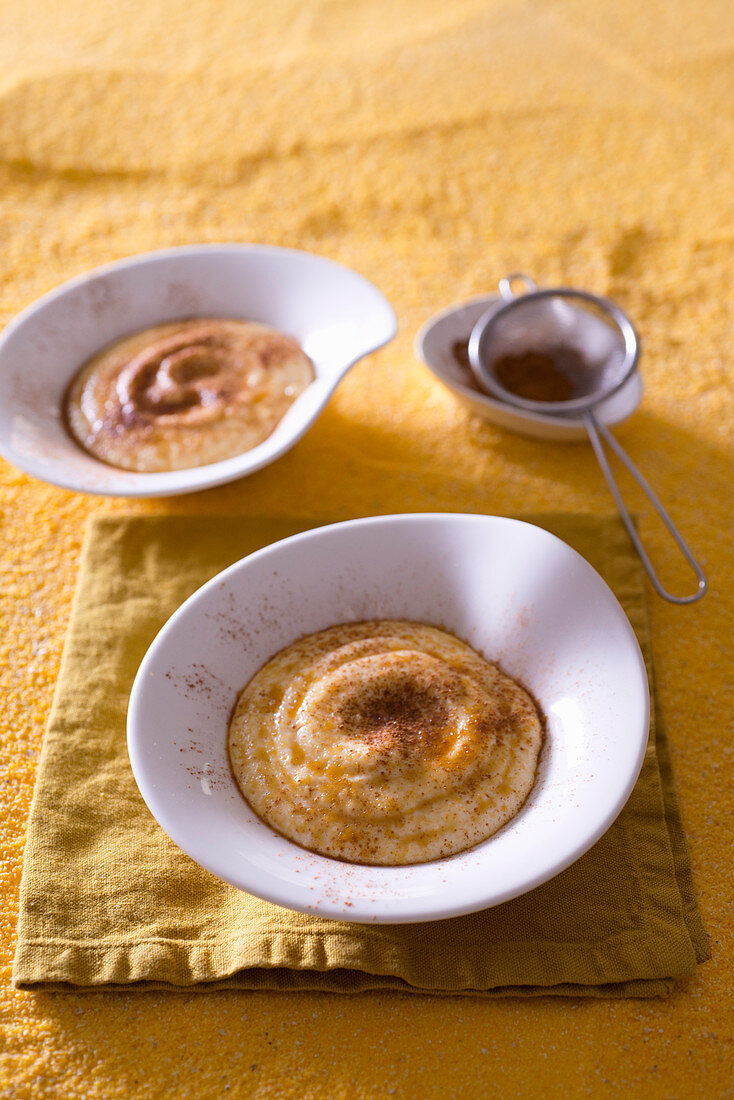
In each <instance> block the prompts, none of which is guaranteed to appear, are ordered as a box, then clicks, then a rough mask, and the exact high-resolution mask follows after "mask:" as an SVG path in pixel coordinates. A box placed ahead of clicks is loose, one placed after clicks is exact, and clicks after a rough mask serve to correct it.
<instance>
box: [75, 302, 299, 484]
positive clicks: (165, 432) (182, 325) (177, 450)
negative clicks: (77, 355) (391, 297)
mask: <svg viewBox="0 0 734 1100" xmlns="http://www.w3.org/2000/svg"><path fill="white" fill-rule="evenodd" d="M314 377H315V372H314V368H313V363H312V362H311V360H310V359H309V358H308V356H307V355H306V354H305V352H304V351H303V350H302V349H301V348H300V346H299V345H298V344H297V343H296V341H295V340H293V339H291V337H289V336H285V335H283V334H282V333H280V332H277V331H276V330H275V329H272V328H269V327H268V326H267V325H261V324H256V323H255V322H252V321H232V320H224V319H216V318H212V319H197V320H189V321H178V322H175V323H173V324H166V325H156V326H154V327H153V328H147V329H143V330H142V331H141V332H136V333H133V335H131V336H127V337H125V338H124V339H123V340H119V341H118V342H117V343H115V344H112V345H111V346H109V347H107V348H104V349H103V350H102V351H100V352H99V353H98V354H97V355H95V356H94V357H93V358H92V359H90V360H89V361H88V362H87V363H85V364H84V366H83V367H82V368H81V369H80V371H79V373H78V374H77V375H76V376H75V378H74V379H73V380H72V383H71V385H70V387H69V390H68V392H67V395H66V402H65V410H64V411H65V415H66V421H67V424H68V427H69V430H70V432H71V434H72V436H73V437H74V439H75V440H76V441H77V442H78V443H79V444H80V445H81V446H82V447H83V448H84V450H86V451H89V452H90V453H91V454H93V455H94V456H95V457H96V458H99V459H101V460H102V461H103V462H107V463H109V464H110V465H111V466H118V467H120V468H122V469H124V470H136V471H139V472H143V473H157V472H161V471H165V470H182V469H188V468H189V467H192V466H205V465H208V464H209V463H211V462H219V461H221V460H222V459H225V458H232V457H233V456H234V455H238V454H242V453H243V452H244V451H249V450H251V449H252V448H253V447H255V446H257V444H258V443H261V442H262V441H263V440H264V439H266V438H267V437H268V436H269V435H270V434H271V433H272V432H273V430H274V428H275V427H276V425H277V424H278V422H279V421H280V420H281V419H282V418H283V416H284V415H285V413H286V411H287V410H288V409H289V408H290V406H291V405H292V404H293V402H294V401H295V400H296V398H297V397H298V396H299V395H300V394H301V393H303V391H304V390H305V389H306V387H307V386H308V385H309V384H310V383H311V382H312V381H313V379H314Z"/></svg>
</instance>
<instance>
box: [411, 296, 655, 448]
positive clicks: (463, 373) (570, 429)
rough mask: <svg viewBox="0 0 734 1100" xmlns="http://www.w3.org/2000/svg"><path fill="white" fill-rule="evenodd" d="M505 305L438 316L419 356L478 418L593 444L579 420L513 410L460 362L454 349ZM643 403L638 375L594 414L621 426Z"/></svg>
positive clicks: (474, 305) (485, 303) (466, 306)
mask: <svg viewBox="0 0 734 1100" xmlns="http://www.w3.org/2000/svg"><path fill="white" fill-rule="evenodd" d="M495 303H496V304H497V305H498V306H499V305H502V304H503V299H502V298H501V297H500V296H499V294H490V295H488V296H485V297H483V298H474V299H472V300H471V301H468V302H460V303H459V304H458V305H454V306H450V307H449V308H448V309H445V310H442V312H441V313H437V314H436V315H435V316H434V317H431V318H430V320H428V321H426V323H425V325H423V326H422V328H421V329H420V330H419V331H418V333H417V334H416V337H415V354H416V357H417V358H418V359H420V360H421V361H422V362H423V363H425V365H426V366H427V367H428V369H429V370H430V371H431V372H432V374H434V375H435V376H436V378H438V380H439V382H442V383H443V384H444V386H446V387H447V388H448V389H449V390H451V392H452V393H453V395H454V397H456V398H458V400H459V401H460V402H461V403H462V405H464V406H466V408H468V409H469V410H470V411H471V412H473V413H475V414H476V415H477V416H481V417H482V418H483V419H484V420H489V421H490V422H491V423H492V424H496V425H497V426H498V427H500V428H508V429H510V431H513V432H520V433H521V434H522V435H530V436H534V437H535V438H537V439H556V440H558V441H559V442H564V441H565V442H569V443H570V442H588V438H589V437H588V435H587V432H586V428H585V427H584V425H583V424H582V423H581V422H580V421H572V420H569V419H568V418H567V417H563V416H550V415H549V414H548V413H534V412H528V411H526V410H525V409H516V408H512V407H511V406H509V405H506V404H505V403H504V401H499V400H498V399H497V398H496V397H490V396H489V394H486V393H483V392H482V391H481V390H480V389H479V387H478V386H477V384H476V382H475V381H474V377H473V375H472V373H471V370H470V369H469V368H468V367H463V366H462V365H461V364H460V363H457V361H456V358H455V356H454V352H453V347H454V344H455V343H456V342H457V341H460V340H468V339H469V336H470V335H471V331H472V329H473V328H474V326H475V324H476V323H477V321H478V320H479V318H480V317H481V316H482V314H483V313H486V311H487V309H489V307H490V306H491V305H493V304H495ZM641 400H642V379H641V378H640V372H639V371H635V372H634V373H633V374H632V376H631V377H630V378H629V379H628V380H627V382H625V384H624V385H623V386H622V388H621V389H620V390H618V392H617V393H615V394H612V396H611V397H609V398H607V400H606V401H602V402H600V404H599V405H597V406H596V408H595V410H594V412H595V413H596V416H597V417H598V419H599V420H601V421H602V423H603V424H606V425H608V426H609V427H611V426H612V425H614V424H621V423H622V421H623V420H626V419H627V418H628V417H629V416H631V415H632V413H633V412H634V411H635V409H636V408H637V406H638V405H639V404H640V401H641Z"/></svg>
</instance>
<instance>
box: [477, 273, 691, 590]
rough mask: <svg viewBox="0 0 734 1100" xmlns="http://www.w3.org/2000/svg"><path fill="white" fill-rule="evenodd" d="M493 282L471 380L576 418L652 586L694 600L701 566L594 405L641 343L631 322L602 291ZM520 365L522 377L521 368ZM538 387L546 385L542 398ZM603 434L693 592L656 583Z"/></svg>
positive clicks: (513, 278)
mask: <svg viewBox="0 0 734 1100" xmlns="http://www.w3.org/2000/svg"><path fill="white" fill-rule="evenodd" d="M516 283H521V284H522V287H523V290H524V292H523V293H519V294H516V293H515V291H514V290H513V286H514V284H516ZM499 288H500V294H501V296H502V299H503V301H502V302H499V303H495V304H494V305H492V306H491V307H490V308H489V309H488V310H487V311H486V313H484V314H483V315H482V316H481V317H480V318H479V320H478V321H477V323H476V325H475V326H474V329H473V330H472V334H471V337H470V339H469V349H468V350H469V362H470V364H471V368H472V370H473V372H474V375H475V377H476V379H477V382H478V383H479V385H480V386H481V387H482V389H483V390H485V391H486V392H487V393H489V394H490V395H492V396H493V397H498V398H500V399H501V400H502V401H504V402H505V403H506V404H508V405H513V406H515V407H516V408H520V409H526V410H528V411H529V412H535V413H545V414H550V415H551V416H563V417H566V418H569V419H577V420H581V421H583V423H584V425H585V427H586V431H587V432H588V435H589V439H590V441H591V445H592V447H593V448H594V453H595V454H596V457H597V460H598V462H599V465H600V466H601V469H602V472H603V474H604V476H605V478H606V480H607V484H608V485H609V488H610V490H611V493H612V496H613V497H614V500H615V502H616V505H617V508H618V509H619V514H620V516H621V517H622V520H623V522H624V525H625V527H626V528H627V531H628V533H629V536H630V538H631V539H632V542H633V543H634V546H635V548H636V550H637V553H638V554H639V555H640V559H641V561H642V564H643V565H644V567H645V569H646V570H647V573H648V576H649V577H650V580H651V581H652V584H653V587H654V588H655V590H656V592H658V593H659V595H661V596H662V597H663V599H665V600H669V601H670V602H671V603H679V604H685V603H693V602H694V601H696V600H700V599H701V597H702V596H703V595H704V593H705V591H706V587H707V584H706V578H705V576H704V574H703V570H702V569H701V567H700V565H699V564H698V562H697V561H696V560H695V558H694V557H693V555H692V553H691V551H690V550H689V548H688V546H687V545H686V543H685V542H684V540H683V537H682V536H681V534H680V532H679V531H678V529H677V528H676V526H675V524H674V523H673V521H672V519H671V518H670V516H669V515H668V513H667V511H666V510H665V508H664V507H663V505H662V503H661V502H660V500H659V498H658V497H657V495H656V493H655V492H654V491H653V489H652V488H651V486H650V485H649V484H648V482H647V480H646V479H645V478H644V477H643V475H642V474H641V473H640V471H639V470H638V469H637V467H636V466H635V464H634V463H633V461H632V459H631V458H630V457H629V455H628V454H627V453H626V452H625V451H624V450H623V449H622V447H621V446H620V444H619V443H618V442H617V440H616V439H615V438H614V436H613V435H612V434H611V432H610V431H609V430H608V429H607V428H606V426H605V425H604V424H603V423H601V422H600V421H599V420H598V419H597V417H596V415H595V411H594V410H595V408H596V406H597V405H599V404H600V402H602V401H605V400H606V399H607V398H608V397H611V395H612V394H613V393H616V392H617V390H619V389H621V387H622V386H623V385H624V384H625V382H626V381H627V379H628V378H629V377H630V376H631V375H632V373H633V372H634V371H635V370H637V362H638V359H639V351H640V344H639V340H638V337H637V333H636V332H635V330H634V327H633V325H632V322H631V321H630V319H629V318H628V317H627V315H626V314H625V313H624V312H623V311H622V310H621V309H620V308H619V306H617V305H615V303H614V302H611V301H609V300H608V299H607V298H601V297H599V296H597V295H595V294H588V293H587V292H585V291H582V290H572V289H570V288H568V287H558V288H554V289H552V290H538V289H537V288H536V286H535V283H534V282H533V280H532V279H531V278H530V277H529V276H527V275H522V274H514V275H508V276H507V278H505V279H502V281H501V282H500V287H499ZM524 367H527V370H526V371H525V374H526V376H527V377H524V376H523V375H522V371H521V368H522V369H524ZM519 371H520V373H518V372H519ZM510 386H511V387H512V388H510ZM538 386H544V387H545V391H546V392H544V394H543V396H542V398H541V397H539V396H538V393H537V389H538ZM523 391H524V392H523ZM602 438H603V439H604V441H605V442H606V444H607V445H608V447H609V448H610V449H611V450H612V451H613V452H614V454H615V455H616V456H617V457H618V458H619V459H620V461H621V462H622V463H623V464H624V465H625V466H626V467H627V469H628V470H629V472H630V473H631V474H632V476H633V477H634V479H635V480H636V481H637V483H638V485H639V486H640V488H641V489H642V490H643V492H644V493H645V494H646V496H647V498H648V499H649V500H650V502H651V503H652V505H653V507H654V508H655V510H656V512H657V513H658V515H659V516H660V518H661V519H662V521H663V523H664V524H665V526H666V527H667V529H668V531H670V533H671V535H672V536H673V538H674V539H675V542H676V544H677V546H678V547H679V549H680V550H681V552H682V554H683V556H684V557H685V559H686V561H687V562H688V563H689V565H690V566H691V568H692V569H693V571H694V573H695V575H696V578H697V580H698V588H697V590H696V592H694V593H693V595H691V596H673V595H671V593H669V592H667V591H666V590H665V588H663V586H662V584H661V582H660V580H659V578H658V575H657V573H656V572H655V569H654V568H653V565H652V563H651V561H650V558H649V557H648V554H647V551H646V550H645V548H644V546H643V544H642V542H641V540H640V536H639V535H638V533H637V529H636V528H635V525H634V523H633V522H632V519H631V517H630V514H629V512H628V511H627V508H626V506H625V504H624V501H623V499H622V495H621V493H620V491H619V488H618V486H617V483H616V481H615V479H614V474H613V473H612V469H611V467H610V465H609V461H608V459H607V456H606V453H605V451H604V446H603V444H602Z"/></svg>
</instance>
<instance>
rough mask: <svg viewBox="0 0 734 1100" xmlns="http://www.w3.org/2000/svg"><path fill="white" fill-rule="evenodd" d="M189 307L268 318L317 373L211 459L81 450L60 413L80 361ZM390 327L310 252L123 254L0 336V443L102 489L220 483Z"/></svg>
mask: <svg viewBox="0 0 734 1100" xmlns="http://www.w3.org/2000/svg"><path fill="white" fill-rule="evenodd" d="M191 317H232V318H237V319H240V320H246V321H258V322H261V323H262V324H266V325H270V326H272V327H273V328H275V329H278V330H279V331H281V332H284V333H286V334H288V335H289V336H292V337H293V338H294V339H295V340H297V341H298V343H299V344H300V345H301V347H302V348H303V350H304V351H305V352H306V354H307V355H308V356H309V357H310V358H311V360H312V361H313V364H314V368H315V373H316V377H315V379H314V381H313V382H312V383H311V385H309V386H308V387H307V389H306V390H305V391H304V392H303V393H302V394H301V396H300V397H298V399H297V400H296V401H295V402H294V403H293V405H292V406H291V407H290V409H289V410H288V412H287V413H286V415H285V416H284V417H283V419H282V420H281V421H280V423H279V424H278V425H277V426H276V428H275V430H274V431H273V433H272V434H271V435H270V436H268V438H267V439H265V440H264V441H263V442H262V443H260V444H258V446H256V447H253V448H252V449H251V450H249V451H245V452H243V453H242V454H239V455H236V456H235V457H233V458H228V459H226V460H224V461H222V462H213V463H211V464H209V465H206V466H197V467H193V468H192V469H187V470H173V471H167V472H165V473H136V472H133V471H129V470H122V469H118V468H116V467H113V466H109V465H107V464H105V463H103V462H100V461H99V460H98V459H96V458H94V457H93V456H92V455H90V454H87V453H86V452H85V451H84V450H82V448H81V447H80V446H79V445H78V444H77V443H76V442H75V441H74V440H73V439H72V438H71V436H70V435H69V433H68V431H67V429H66V426H65V423H64V416H63V402H64V396H65V393H66V390H67V387H68V385H69V383H70V382H71V379H72V378H73V377H74V375H75V374H76V372H77V371H78V370H79V368H80V367H81V365H82V364H83V363H84V362H85V361H86V360H87V359H89V358H90V357H91V356H92V355H94V354H95V353H96V352H98V351H99V350H100V349H101V348H103V347H105V345H107V344H110V343H112V342H114V341H116V340H119V339H121V338H122V337H124V336H127V335H129V334H130V333H133V332H136V331H138V330H140V329H143V328H147V327H149V326H152V325H159V324H165V323H166V322H171V321H179V320H182V319H184V318H191ZM396 329H397V323H396V318H395V313H394V311H393V309H392V307H391V306H390V304H389V302H388V301H387V299H386V298H385V297H384V295H383V294H382V293H381V292H380V291H379V290H378V289H377V288H376V287H375V286H373V284H372V283H370V282H369V281H368V280H367V279H365V278H364V277H363V276H361V275H359V274H358V273H357V272H356V271H352V270H350V269H349V268H347V267H343V266H342V265H341V264H337V263H334V262H333V261H332V260H328V259H325V258H324V257H322V256H315V255H313V254H311V253H309V252H299V251H296V250H294V249H289V248H276V247H273V246H270V245H254V244H251V245H243V244H212V245H194V246H187V247H183V248H171V249H166V250H164V251H160V252H149V253H144V254H142V255H138V256H132V257H130V258H129V259H125V260H120V261H119V262H117V263H113V264H109V265H107V266H105V267H100V268H96V269H95V270H94V271H90V272H88V273H86V274H85V275H81V276H80V277H78V278H76V279H72V280H70V281H69V282H66V283H63V284H62V285H61V286H60V287H57V289H56V290H52V291H51V292H50V293H49V294H46V295H44V296H43V297H42V298H39V299H38V300H37V301H36V302H33V303H32V304H31V305H30V306H28V307H27V308H26V309H25V310H23V312H22V313H20V314H19V315H18V316H17V317H16V318H15V320H13V321H12V322H11V323H10V324H9V325H8V326H7V328H6V329H5V331H4V332H3V334H2V336H0V453H2V455H3V456H4V457H5V458H6V459H7V460H8V461H9V462H12V463H13V464H14V465H15V466H19V467H20V468H21V469H22V470H25V471H26V472H27V473H29V474H32V475H33V476H34V477H38V478H40V479H41V480H43V481H48V482H51V483H52V484H53V485H60V486H62V487H64V488H67V489H76V490H79V491H81V492H86V493H97V494H101V495H104V496H124V497H163V496H172V495H175V494H179V493H190V492H195V491H196V490H199V489H206V488H210V487H212V486H214V485H221V484H223V483H224V482H227V481H233V480H234V479H235V478H239V477H243V476H244V475H246V474H251V473H253V472H254V471H255V470H259V469H261V467H263V466H266V465H267V464H268V463H270V462H273V461H274V460H275V459H276V458H279V457H280V455H282V454H283V453H284V452H285V451H287V450H289V449H290V448H291V447H292V446H293V445H294V444H295V443H296V442H297V441H298V440H299V439H300V438H301V436H302V435H303V434H304V433H305V432H306V431H307V430H308V429H309V428H310V426H311V425H312V424H313V422H314V421H315V420H316V418H317V417H318V415H319V414H320V413H321V411H322V410H323V408H324V406H325V405H326V402H327V401H328V400H329V398H330V396H331V394H332V393H333V391H334V389H335V387H336V386H337V384H338V383H339V382H340V381H341V379H342V378H343V377H344V375H345V374H346V372H347V371H348V370H349V368H350V367H351V366H353V365H354V364H355V363H356V362H357V361H358V360H359V359H362V358H363V357H364V356H365V355H369V354H370V352H373V351H376V350H377V349H378V348H379V347H381V346H382V345H383V344H386V343H387V342H388V341H389V340H391V339H392V337H393V336H394V335H395V332H396Z"/></svg>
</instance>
